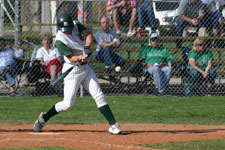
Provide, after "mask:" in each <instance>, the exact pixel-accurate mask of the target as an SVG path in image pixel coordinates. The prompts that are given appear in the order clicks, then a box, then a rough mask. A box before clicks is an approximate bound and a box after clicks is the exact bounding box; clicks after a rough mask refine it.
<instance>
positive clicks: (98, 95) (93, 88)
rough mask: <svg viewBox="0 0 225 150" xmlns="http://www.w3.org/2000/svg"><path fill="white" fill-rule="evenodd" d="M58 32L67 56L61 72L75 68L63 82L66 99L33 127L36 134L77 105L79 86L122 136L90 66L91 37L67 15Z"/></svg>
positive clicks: (62, 16)
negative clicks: (51, 120)
mask: <svg viewBox="0 0 225 150" xmlns="http://www.w3.org/2000/svg"><path fill="white" fill-rule="evenodd" d="M57 27H58V32H57V34H56V42H55V45H56V47H57V48H58V50H59V52H60V53H61V54H62V55H64V60H65V63H64V65H63V69H62V72H65V71H66V70H67V69H69V68H71V66H74V68H73V70H72V71H71V72H70V73H69V74H68V75H67V76H66V77H65V78H64V99H63V100H62V101H61V102H58V103H56V104H55V105H54V106H53V107H52V108H51V109H50V110H49V111H48V112H47V113H46V112H42V113H41V114H40V116H39V117H38V119H37V120H36V121H35V123H34V127H33V129H34V131H35V132H40V131H41V130H42V128H43V127H44V126H45V125H46V124H47V121H48V120H49V119H50V118H51V117H53V116H54V115H56V114H58V113H59V112H62V111H66V110H68V109H70V108H71V107H72V106H73V105H74V102H75V98H76V93H77V91H78V89H79V86H80V84H81V85H82V86H83V87H84V88H85V89H86V90H87V91H88V92H89V93H90V94H91V96H92V97H93V98H94V100H95V102H96V104H97V107H98V108H99V110H100V112H101V113H102V114H103V115H104V116H105V118H106V120H107V121H108V122H109V124H110V127H109V132H110V133H112V134H121V133H122V131H121V129H120V126H119V124H118V123H117V122H116V120H115V118H114V116H113V114H112V112H111V110H110V108H109V105H108V104H107V102H106V100H105V96H104V94H103V92H102V90H101V88H100V86H99V83H98V80H97V77H96V75H95V72H94V71H93V69H92V68H91V67H90V66H89V65H88V64H87V59H88V55H87V53H88V52H90V46H91V44H92V42H93V35H92V33H91V32H90V31H89V30H88V29H87V28H86V27H85V26H84V25H82V24H81V23H79V22H78V21H73V20H72V17H71V16H70V15H69V14H68V13H65V12H62V13H61V14H59V15H58V16H57Z"/></svg>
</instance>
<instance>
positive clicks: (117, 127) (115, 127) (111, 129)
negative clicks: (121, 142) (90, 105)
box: [109, 123, 122, 134]
mask: <svg viewBox="0 0 225 150" xmlns="http://www.w3.org/2000/svg"><path fill="white" fill-rule="evenodd" d="M109 132H110V133H112V134H121V133H122V131H121V129H120V125H119V123H115V124H114V125H111V126H110V127H109Z"/></svg>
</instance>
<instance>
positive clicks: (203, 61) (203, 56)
mask: <svg viewBox="0 0 225 150" xmlns="http://www.w3.org/2000/svg"><path fill="white" fill-rule="evenodd" d="M188 59H189V62H188V66H187V69H188V70H189V74H190V75H191V76H192V77H193V78H194V80H199V79H205V81H206V83H207V92H206V95H207V96H210V92H211V86H212V84H214V83H215V79H216V71H215V70H214V69H213V68H212V60H213V55H212V52H211V51H210V50H207V46H206V40H204V39H201V38H197V39H196V40H195V41H194V46H193V50H191V51H190V52H189V54H188Z"/></svg>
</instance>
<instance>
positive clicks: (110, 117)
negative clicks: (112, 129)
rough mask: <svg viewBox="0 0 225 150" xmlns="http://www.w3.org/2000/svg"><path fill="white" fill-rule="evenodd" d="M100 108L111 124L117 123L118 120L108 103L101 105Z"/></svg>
mask: <svg viewBox="0 0 225 150" xmlns="http://www.w3.org/2000/svg"><path fill="white" fill-rule="evenodd" d="M99 110H100V112H101V113H102V114H103V115H104V116H105V118H106V120H107V121H108V122H109V124H110V125H113V124H115V123H116V120H115V118H114V116H113V114H112V111H111V109H110V108H109V105H108V104H107V105H104V106H102V107H100V108H99Z"/></svg>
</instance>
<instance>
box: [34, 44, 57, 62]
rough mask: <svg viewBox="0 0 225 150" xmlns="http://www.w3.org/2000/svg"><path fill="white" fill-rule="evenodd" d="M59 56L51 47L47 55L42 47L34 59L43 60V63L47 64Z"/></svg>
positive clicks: (54, 48)
mask: <svg viewBox="0 0 225 150" xmlns="http://www.w3.org/2000/svg"><path fill="white" fill-rule="evenodd" d="M59 56H61V54H60V53H59V51H58V49H57V48H56V47H54V46H52V47H51V48H50V50H49V53H48V51H47V50H46V49H45V48H44V47H41V48H39V49H38V51H37V55H36V58H43V60H44V62H49V61H51V60H53V59H56V58H58V57H59Z"/></svg>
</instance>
